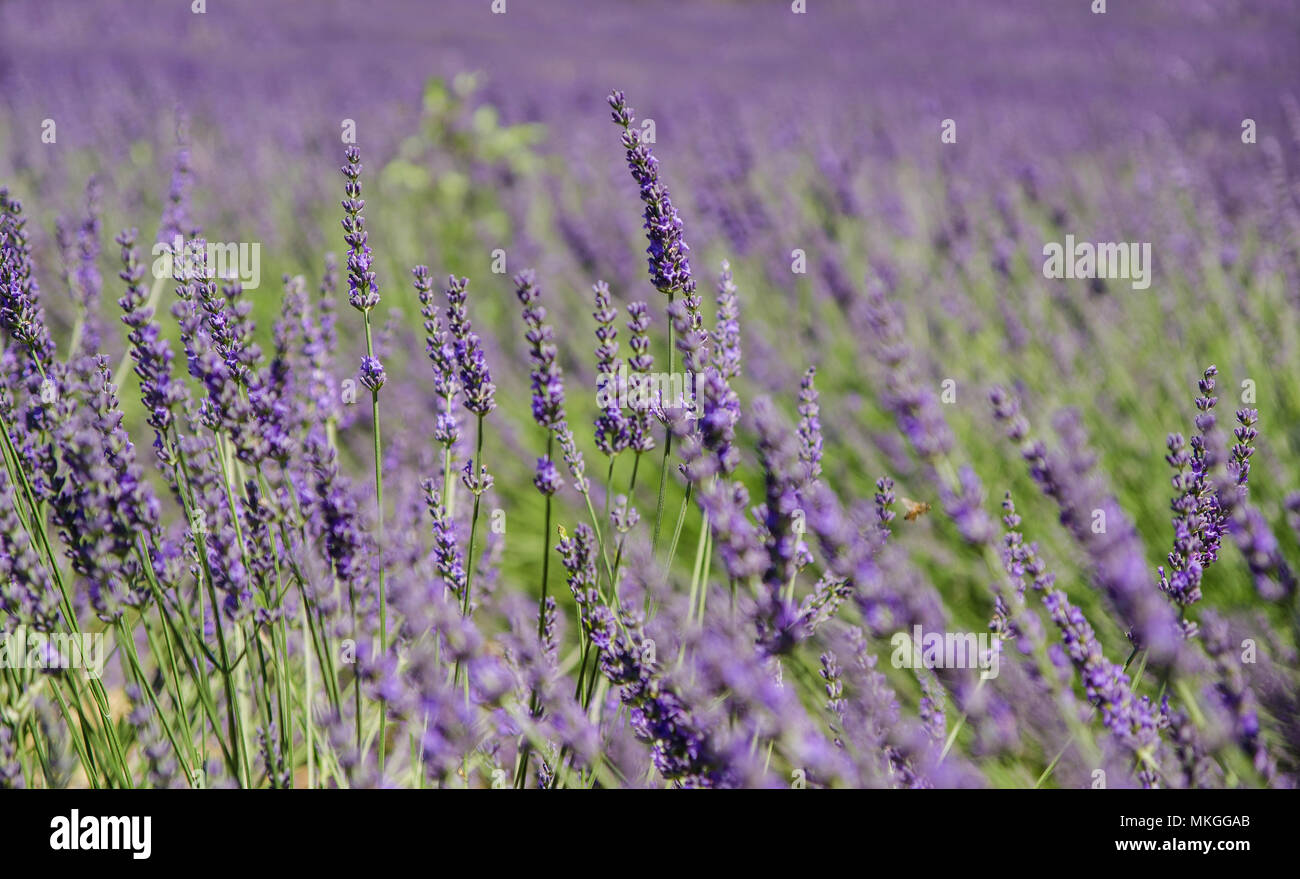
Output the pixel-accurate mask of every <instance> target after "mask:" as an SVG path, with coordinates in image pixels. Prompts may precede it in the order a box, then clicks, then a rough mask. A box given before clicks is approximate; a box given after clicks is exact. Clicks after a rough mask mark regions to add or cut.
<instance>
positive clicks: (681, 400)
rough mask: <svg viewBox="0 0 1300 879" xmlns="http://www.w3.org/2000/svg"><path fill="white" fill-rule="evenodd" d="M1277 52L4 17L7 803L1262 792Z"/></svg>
mask: <svg viewBox="0 0 1300 879" xmlns="http://www.w3.org/2000/svg"><path fill="white" fill-rule="evenodd" d="M1107 5H1108V6H1109V8H1107V9H1105V11H1104V12H1102V11H1100V10H1099V9H1098V8H1097V7H1098V6H1100V7H1103V8H1104V7H1106V6H1107ZM1297 31H1300V13H1298V12H1297V10H1296V9H1295V7H1294V5H1293V4H1290V3H1288V2H1286V0H1218V2H1202V0H1148V2H1142V3H1119V2H1111V3H1109V4H1106V3H1094V2H1092V0H1050V2H1049V0H996V2H979V3H976V2H960V0H871V2H866V0H862V2H851V0H843V2H836V0H807V2H802V0H796V2H793V3H791V2H788V0H747V2H739V0H735V2H726V0H707V2H687V0H654V2H650V0H639V2H633V0H625V2H624V0H620V2H603V3H582V2H578V0H547V2H546V3H528V2H524V0H497V2H493V0H458V2H436V3H421V2H416V0H409V2H398V0H383V2H377V3H371V4H355V3H343V2H322V3H312V4H300V3H289V2H258V0H207V2H204V0H195V2H193V3H191V2H188V0H147V2H126V0H106V2H95V3H91V2H67V0H65V2H57V3H46V2H37V0H16V2H15V0H10V2H0V427H2V428H3V431H2V434H3V435H2V436H0V441H2V443H3V447H2V453H3V454H2V456H3V463H4V466H3V468H0V788H234V787H238V788H245V787H258V788H291V787H292V788H309V787H310V788H359V787H402V788H521V789H522V788H534V789H536V788H624V787H627V788H666V787H667V788H683V787H691V788H695V787H709V788H734V787H746V788H748V787H780V788H808V789H811V788H831V787H836V788H1076V789H1078V788H1088V789H1092V788H1293V787H1295V785H1296V783H1297V780H1298V779H1300V653H1298V652H1297V651H1298V650H1300V599H1298V598H1297V591H1298V590H1297V579H1296V577H1297V574H1296V570H1297V567H1300V85H1297V84H1298V83H1300V53H1298V52H1296V50H1295V49H1296V45H1297V37H1298V36H1300V34H1298V33H1297Z"/></svg>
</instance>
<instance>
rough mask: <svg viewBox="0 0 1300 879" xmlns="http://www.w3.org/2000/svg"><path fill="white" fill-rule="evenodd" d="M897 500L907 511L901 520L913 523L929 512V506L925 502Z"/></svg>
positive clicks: (906, 499) (901, 498) (904, 498)
mask: <svg viewBox="0 0 1300 879" xmlns="http://www.w3.org/2000/svg"><path fill="white" fill-rule="evenodd" d="M898 500H899V501H900V502H901V503H902V504H903V507H904V508H905V509H906V510H907V512H906V513H904V514H903V518H904V519H906V520H907V521H909V522H915V521H916V520H917V519H919V518H921V517H922V516H924V515H925V514H926V513H928V512H930V505H929V504H927V503H926V502H925V501H914V500H912V499H911V498H910V497H900V498H899V499H898Z"/></svg>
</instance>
